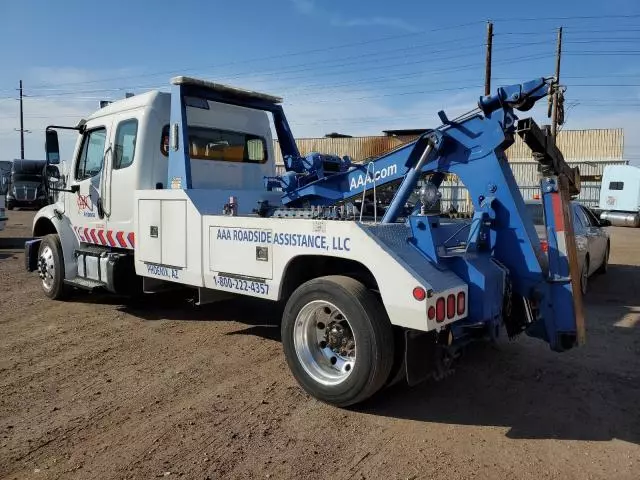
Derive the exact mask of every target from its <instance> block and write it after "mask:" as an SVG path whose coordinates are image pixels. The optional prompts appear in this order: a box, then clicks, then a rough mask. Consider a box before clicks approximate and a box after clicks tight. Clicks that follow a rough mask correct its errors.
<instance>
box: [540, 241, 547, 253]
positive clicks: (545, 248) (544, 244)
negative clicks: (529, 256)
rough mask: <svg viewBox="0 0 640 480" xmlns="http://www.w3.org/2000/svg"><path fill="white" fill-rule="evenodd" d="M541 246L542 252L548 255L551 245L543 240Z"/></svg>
mask: <svg viewBox="0 0 640 480" xmlns="http://www.w3.org/2000/svg"><path fill="white" fill-rule="evenodd" d="M540 246H541V247H542V251H543V252H544V253H547V252H548V251H549V243H548V242H547V241H546V240H541V241H540Z"/></svg>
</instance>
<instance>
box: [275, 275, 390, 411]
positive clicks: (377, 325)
mask: <svg viewBox="0 0 640 480" xmlns="http://www.w3.org/2000/svg"><path fill="white" fill-rule="evenodd" d="M281 328H282V345H283V349H284V353H285V358H286V360H287V364H288V365H289V368H290V370H291V372H292V374H293V376H294V378H295V379H296V381H297V382H298V383H299V384H300V386H301V387H302V388H303V389H304V390H305V391H306V392H307V393H308V394H310V395H311V396H313V397H315V398H317V399H319V400H321V401H324V402H326V403H329V404H332V405H336V406H339V407H347V406H350V405H354V404H356V403H360V402H362V401H364V400H366V399H367V398H369V397H370V396H372V395H373V394H374V393H376V392H377V391H378V390H379V389H380V388H382V386H383V385H384V383H385V382H386V380H387V379H388V378H389V375H390V372H391V369H392V366H393V360H394V336H393V329H392V327H391V323H390V322H389V319H388V317H387V315H386V312H385V310H384V306H383V305H382V304H381V303H380V301H379V300H378V299H377V298H376V296H375V295H374V294H373V293H372V292H371V291H370V290H369V289H367V288H366V287H365V286H364V285H363V284H362V283H360V282H358V281H357V280H354V279H353V278H350V277H344V276H338V275H335V276H327V277H321V278H316V279H313V280H310V281H308V282H306V283H304V284H302V285H301V286H300V287H298V288H297V289H296V290H295V291H294V292H293V294H292V295H291V297H290V298H289V300H288V301H287V304H286V306H285V309H284V315H283V320H282V327H281Z"/></svg>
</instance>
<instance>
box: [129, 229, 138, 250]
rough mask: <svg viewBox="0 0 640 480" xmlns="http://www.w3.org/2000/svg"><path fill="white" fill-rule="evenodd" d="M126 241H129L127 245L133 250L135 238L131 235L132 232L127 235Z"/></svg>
mask: <svg viewBox="0 0 640 480" xmlns="http://www.w3.org/2000/svg"><path fill="white" fill-rule="evenodd" d="M127 240H129V244H130V245H131V248H134V247H135V246H136V245H135V236H134V235H133V232H130V233H129V235H127Z"/></svg>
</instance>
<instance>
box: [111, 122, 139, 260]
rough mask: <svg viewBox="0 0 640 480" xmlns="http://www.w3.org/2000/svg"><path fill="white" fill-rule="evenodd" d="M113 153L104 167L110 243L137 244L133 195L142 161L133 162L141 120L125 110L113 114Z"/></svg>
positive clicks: (126, 246) (129, 245)
mask: <svg viewBox="0 0 640 480" xmlns="http://www.w3.org/2000/svg"><path fill="white" fill-rule="evenodd" d="M112 120H113V122H112V131H113V134H112V135H111V146H112V153H111V154H110V155H107V157H106V163H105V166H104V175H105V177H104V179H103V205H104V211H105V219H106V222H107V238H106V240H107V244H108V245H110V246H112V247H118V248H133V247H134V242H135V239H134V234H133V232H134V228H133V194H134V191H135V190H136V189H137V188H139V185H138V183H139V182H138V171H139V168H138V167H139V165H138V163H139V162H134V160H135V155H136V143H137V140H138V123H139V122H138V119H137V118H136V117H135V115H134V113H132V112H131V111H129V112H122V113H119V114H116V115H115V116H114V117H113V119H112Z"/></svg>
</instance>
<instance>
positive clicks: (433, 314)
mask: <svg viewBox="0 0 640 480" xmlns="http://www.w3.org/2000/svg"><path fill="white" fill-rule="evenodd" d="M427 314H428V315H429V320H433V319H434V318H436V309H435V307H433V306H431V307H429V310H428V312H427Z"/></svg>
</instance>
